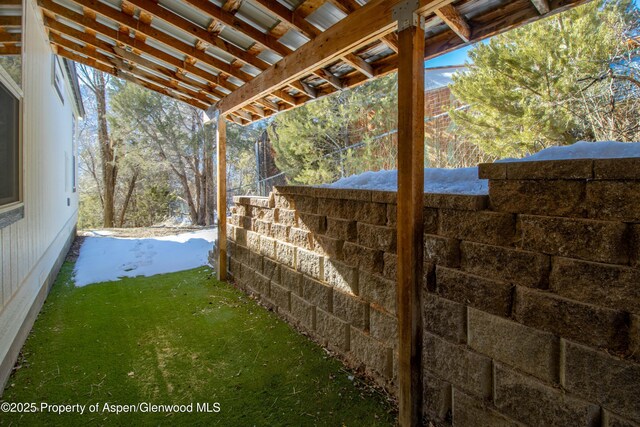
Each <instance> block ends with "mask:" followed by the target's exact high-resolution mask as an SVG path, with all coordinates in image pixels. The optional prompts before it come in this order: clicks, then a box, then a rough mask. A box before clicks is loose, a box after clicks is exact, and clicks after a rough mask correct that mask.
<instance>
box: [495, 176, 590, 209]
mask: <svg viewBox="0 0 640 427" xmlns="http://www.w3.org/2000/svg"><path fill="white" fill-rule="evenodd" d="M586 188H587V184H586V182H585V181H562V180H551V181H547V180H505V181H502V180H501V181H490V182H489V196H490V199H491V208H492V209H493V210H495V211H498V212H510V213H524V214H532V215H549V216H574V217H584V216H586V213H587V203H586V201H585V198H586V197H585V193H586Z"/></svg>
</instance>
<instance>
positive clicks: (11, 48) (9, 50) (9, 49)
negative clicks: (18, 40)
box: [0, 44, 22, 56]
mask: <svg viewBox="0 0 640 427" xmlns="http://www.w3.org/2000/svg"><path fill="white" fill-rule="evenodd" d="M21 53H22V47H20V46H17V45H15V44H9V45H6V46H0V56H8V55H20V54H21Z"/></svg>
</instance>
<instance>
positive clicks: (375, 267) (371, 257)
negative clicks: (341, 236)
mask: <svg viewBox="0 0 640 427" xmlns="http://www.w3.org/2000/svg"><path fill="white" fill-rule="evenodd" d="M382 254H383V252H382V251H379V250H375V249H371V248H367V247H364V246H360V245H358V244H355V243H352V242H344V245H343V246H342V260H343V261H344V262H345V263H346V264H349V265H352V266H354V267H358V269H360V270H365V271H370V272H373V273H382V268H383V256H382Z"/></svg>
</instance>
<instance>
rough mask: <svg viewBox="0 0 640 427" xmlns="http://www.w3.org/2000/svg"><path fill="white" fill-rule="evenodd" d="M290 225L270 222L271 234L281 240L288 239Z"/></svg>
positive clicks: (285, 240) (286, 240)
mask: <svg viewBox="0 0 640 427" xmlns="http://www.w3.org/2000/svg"><path fill="white" fill-rule="evenodd" d="M290 228H291V227H290V226H288V225H283V224H275V223H274V224H271V236H272V237H273V238H274V239H276V240H279V241H281V242H288V241H289V229H290Z"/></svg>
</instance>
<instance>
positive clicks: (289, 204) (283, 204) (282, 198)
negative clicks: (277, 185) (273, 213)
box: [274, 194, 295, 209]
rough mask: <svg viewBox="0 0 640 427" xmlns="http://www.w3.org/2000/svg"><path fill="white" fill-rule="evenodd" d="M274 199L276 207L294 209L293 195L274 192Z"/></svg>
mask: <svg viewBox="0 0 640 427" xmlns="http://www.w3.org/2000/svg"><path fill="white" fill-rule="evenodd" d="M274 200H275V202H276V208H281V209H295V203H294V201H293V196H292V195H289V194H275V195H274Z"/></svg>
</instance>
